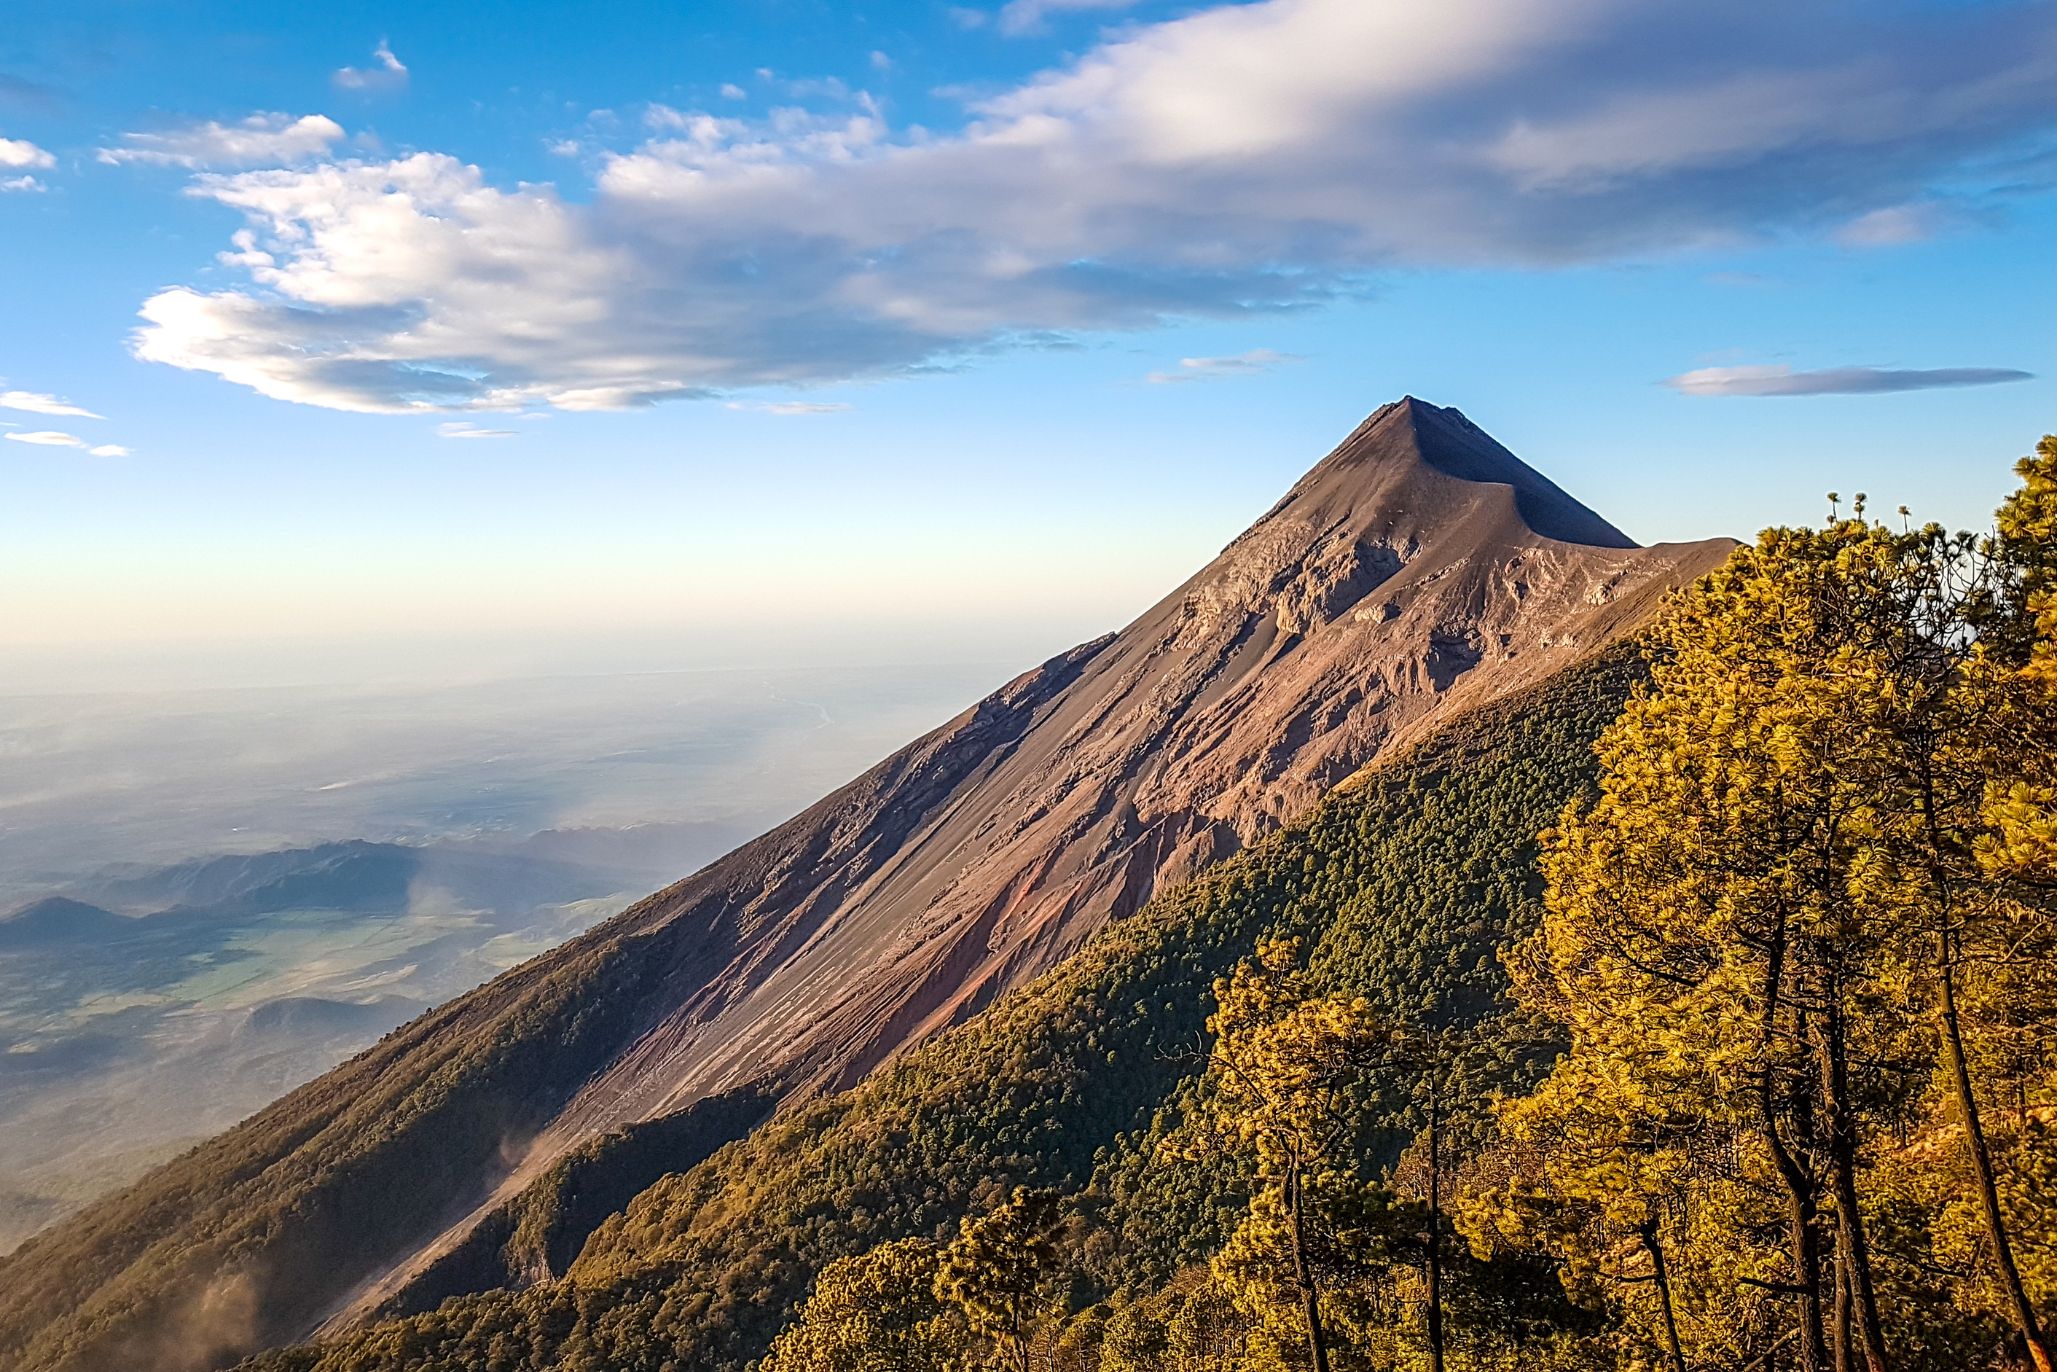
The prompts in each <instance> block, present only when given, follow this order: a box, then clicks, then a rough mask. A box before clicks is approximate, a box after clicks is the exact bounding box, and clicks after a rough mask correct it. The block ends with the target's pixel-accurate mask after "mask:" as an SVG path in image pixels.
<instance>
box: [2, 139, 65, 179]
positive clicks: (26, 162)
mask: <svg viewBox="0 0 2057 1372" xmlns="http://www.w3.org/2000/svg"><path fill="white" fill-rule="evenodd" d="M56 165H57V158H56V156H55V155H54V154H53V153H51V152H49V151H48V150H47V149H44V148H39V147H37V146H36V145H35V144H34V143H31V142H29V141H28V140H27V139H25V138H0V167H5V168H7V169H8V170H9V171H17V170H21V169H24V168H26V169H30V170H35V171H41V170H44V169H46V168H49V167H54V166H56Z"/></svg>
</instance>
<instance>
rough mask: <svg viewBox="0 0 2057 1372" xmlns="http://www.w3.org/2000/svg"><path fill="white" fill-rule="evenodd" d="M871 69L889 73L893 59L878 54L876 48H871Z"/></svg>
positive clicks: (881, 53) (883, 54)
mask: <svg viewBox="0 0 2057 1372" xmlns="http://www.w3.org/2000/svg"><path fill="white" fill-rule="evenodd" d="M871 69H872V70H873V71H891V70H892V69H893V59H892V58H891V57H889V56H887V55H886V54H885V53H883V52H880V51H879V50H878V49H877V48H873V49H872V50H871Z"/></svg>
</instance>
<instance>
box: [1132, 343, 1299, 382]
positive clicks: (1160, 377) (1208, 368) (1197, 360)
mask: <svg viewBox="0 0 2057 1372" xmlns="http://www.w3.org/2000/svg"><path fill="white" fill-rule="evenodd" d="M1299 360H1300V359H1299V358H1298V357H1297V356H1295V355H1294V354H1292V353H1282V352H1277V351H1274V350H1273V349H1271V348H1252V349H1251V350H1250V351H1249V352H1246V353H1237V354H1236V355H1235V356H1233V357H1182V358H1180V359H1179V360H1178V368H1177V370H1175V371H1163V372H1151V373H1150V374H1149V375H1148V376H1146V377H1144V378H1143V379H1144V380H1145V381H1148V382H1149V383H1150V384H1152V385H1153V386H1165V385H1174V384H1176V383H1178V382H1182V381H1219V380H1221V379H1223V378H1224V377H1231V376H1254V375H1256V374H1257V373H1259V372H1268V371H1271V370H1273V369H1274V368H1277V367H1283V366H1285V365H1286V364H1287V363H1289V362H1298V361H1299Z"/></svg>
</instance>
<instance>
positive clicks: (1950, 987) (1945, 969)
mask: <svg viewBox="0 0 2057 1372" xmlns="http://www.w3.org/2000/svg"><path fill="white" fill-rule="evenodd" d="M1945 917H1946V918H1947V915H1946V916H1945ZM1936 940H1937V943H1938V945H1939V948H1938V952H1939V954H1940V957H1941V962H1942V968H1941V972H1940V974H1939V975H1938V977H1937V991H1936V1015H1937V1018H1938V1019H1940V1020H1941V1022H1942V1023H1941V1028H1942V1037H1943V1052H1944V1058H1945V1060H1946V1061H1947V1062H1948V1065H1949V1068H1950V1085H1951V1088H1952V1089H1953V1090H1954V1092H1955V1093H1956V1096H1957V1112H1958V1114H1959V1115H1961V1116H1962V1117H1963V1119H1964V1148H1965V1151H1966V1152H1967V1153H1969V1154H1970V1155H1971V1170H1972V1172H1973V1174H1974V1175H1975V1176H1976V1178H1977V1180H1978V1196H1979V1204H1980V1206H1981V1208H1982V1209H1983V1210H1984V1211H1985V1221H1986V1237H1987V1238H1988V1239H1990V1240H1991V1241H1992V1245H1993V1266H1994V1267H1995V1268H1997V1269H1998V1271H1999V1275H2000V1288H2001V1290H2002V1291H2003V1292H2005V1293H2006V1296H2007V1303H2008V1305H2010V1306H2011V1307H2013V1312H2014V1325H2015V1328H2016V1329H2017V1330H2018V1331H2019V1333H2020V1335H2021V1341H2022V1343H2023V1344H2025V1345H2026V1346H2027V1349H2028V1356H2029V1360H2030V1361H2031V1362H2032V1363H2034V1364H2035V1368H2036V1372H2051V1365H2050V1346H2049V1344H2048V1343H2047V1342H2045V1341H2044V1338H2043V1331H2042V1329H2041V1327H2040V1326H2039V1325H2038V1324H2037V1321H2036V1310H2035V1307H2034V1306H2033V1305H2031V1304H2029V1299H2028V1292H2027V1291H2026V1290H2025V1289H2024V1288H2023V1286H2022V1284H2021V1269H2020V1268H2019V1267H2017V1266H2016V1265H2015V1262H2014V1246H2013V1244H2012V1243H2011V1242H2010V1241H2009V1239H2008V1234H2007V1220H2006V1216H2005V1215H2003V1214H2002V1213H2001V1211H2000V1190H1999V1186H1998V1184H1997V1183H1996V1182H1995V1181H1994V1180H1993V1153H1992V1149H1991V1147H1990V1146H1989V1145H1988V1144H1987V1143H1986V1131H1985V1126H1984V1124H1983V1123H1982V1122H1981V1120H1980V1119H1979V1112H1978V1097H1977V1095H1976V1094H1975V1093H1974V1092H1973V1090H1972V1086H1971V1069H1970V1068H1969V1067H1968V1066H1966V1065H1965V1061H1964V1025H1963V1019H1962V1017H1961V1016H1960V1015H1959V1014H1958V1011H1957V971H1956V963H1957V949H1956V941H1955V939H1954V938H1953V937H1952V936H1951V933H1950V930H1949V929H1948V928H1947V927H1945V928H1943V929H1941V930H1938V931H1937V934H1936Z"/></svg>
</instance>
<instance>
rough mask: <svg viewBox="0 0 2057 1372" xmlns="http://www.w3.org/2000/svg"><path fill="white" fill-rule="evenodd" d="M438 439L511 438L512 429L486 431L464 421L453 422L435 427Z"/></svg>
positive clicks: (512, 435)
mask: <svg viewBox="0 0 2057 1372" xmlns="http://www.w3.org/2000/svg"><path fill="white" fill-rule="evenodd" d="M436 437H438V438H512V437H514V430H512V429H486V428H481V427H480V426H478V425H477V424H472V423H469V422H467V421H465V420H461V419H460V420H453V421H451V422H450V423H448V424H438V425H436Z"/></svg>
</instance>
